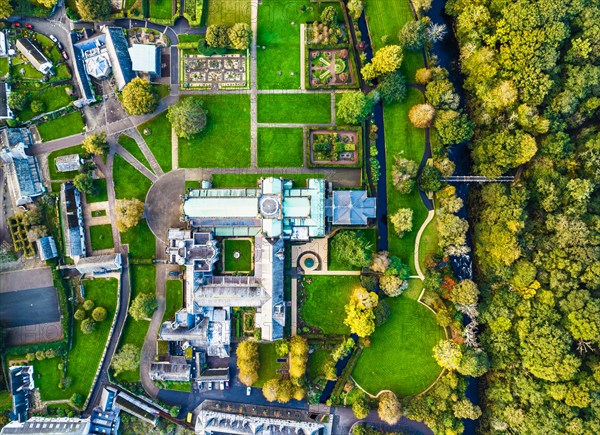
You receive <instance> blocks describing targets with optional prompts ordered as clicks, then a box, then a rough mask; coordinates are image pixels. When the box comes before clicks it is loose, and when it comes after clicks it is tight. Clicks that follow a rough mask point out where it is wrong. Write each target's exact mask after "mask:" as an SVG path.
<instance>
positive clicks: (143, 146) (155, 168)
mask: <svg viewBox="0 0 600 435" xmlns="http://www.w3.org/2000/svg"><path fill="white" fill-rule="evenodd" d="M123 133H124V134H126V135H127V136H129V137H131V138H133V139H134V140H135V143H136V144H137V146H138V147H139V149H140V150H141V151H142V154H144V157H146V160H148V163H149V164H150V167H151V168H152V172H154V173H155V174H156V175H158V176H159V177H160V176H161V175H164V171H163V170H162V168H161V167H160V165H159V164H158V161H157V160H156V157H154V154H152V151H151V150H150V147H148V144H147V143H146V141H145V140H144V138H143V137H142V135H141V134H140V132H139V130H138V129H137V128H131V129H129V130H125V131H124V132H123Z"/></svg>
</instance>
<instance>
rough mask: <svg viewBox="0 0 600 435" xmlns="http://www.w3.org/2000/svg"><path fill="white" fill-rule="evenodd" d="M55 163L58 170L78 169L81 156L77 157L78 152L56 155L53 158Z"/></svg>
mask: <svg viewBox="0 0 600 435" xmlns="http://www.w3.org/2000/svg"><path fill="white" fill-rule="evenodd" d="M55 165H56V170H57V171H58V172H73V171H79V170H80V169H81V157H79V154H67V155H66V156H58V157H57V158H56V160H55Z"/></svg>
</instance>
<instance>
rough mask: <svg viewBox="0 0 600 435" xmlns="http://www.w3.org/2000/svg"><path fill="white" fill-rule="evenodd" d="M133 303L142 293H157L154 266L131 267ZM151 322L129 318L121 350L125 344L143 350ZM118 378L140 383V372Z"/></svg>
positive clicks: (136, 371)
mask: <svg viewBox="0 0 600 435" xmlns="http://www.w3.org/2000/svg"><path fill="white" fill-rule="evenodd" d="M130 273H131V301H133V300H134V299H135V297H136V296H137V295H138V294H140V293H151V294H154V293H155V291H156V274H155V270H154V266H131V267H130ZM148 326H150V322H148V321H146V320H134V319H133V317H131V316H129V315H128V316H127V320H125V326H124V328H123V333H122V335H121V341H120V342H119V348H121V347H122V346H123V345H125V344H134V345H136V346H137V347H139V348H140V351H141V349H142V345H143V344H144V338H145V337H146V332H147V331H148ZM118 378H119V379H120V380H121V381H123V382H139V380H140V371H139V369H138V370H128V371H125V372H121V373H119V376H118Z"/></svg>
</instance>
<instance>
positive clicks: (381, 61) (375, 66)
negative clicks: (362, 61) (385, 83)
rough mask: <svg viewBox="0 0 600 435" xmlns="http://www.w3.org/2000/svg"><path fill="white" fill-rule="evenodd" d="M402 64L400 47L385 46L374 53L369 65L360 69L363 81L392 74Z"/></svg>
mask: <svg viewBox="0 0 600 435" xmlns="http://www.w3.org/2000/svg"><path fill="white" fill-rule="evenodd" d="M401 64H402V47H400V46H399V45H386V46H384V47H382V48H380V49H379V50H377V52H376V53H375V55H374V56H373V59H372V60H371V63H368V64H366V65H365V66H363V67H362V69H361V74H362V76H363V78H364V79H365V80H367V81H368V80H373V79H376V78H377V77H379V76H382V75H384V74H389V73H393V72H394V71H396V70H397V69H399V68H400V65H401Z"/></svg>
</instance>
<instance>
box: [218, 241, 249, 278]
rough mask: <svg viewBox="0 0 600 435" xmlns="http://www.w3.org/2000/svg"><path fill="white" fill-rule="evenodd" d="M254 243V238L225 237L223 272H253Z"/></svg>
mask: <svg viewBox="0 0 600 435" xmlns="http://www.w3.org/2000/svg"><path fill="white" fill-rule="evenodd" d="M252 245H253V243H252V239H223V272H224V273H250V272H252V270H253V269H254V261H253V260H254V252H253V246H252Z"/></svg>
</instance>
